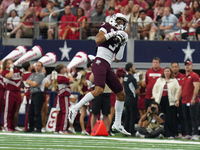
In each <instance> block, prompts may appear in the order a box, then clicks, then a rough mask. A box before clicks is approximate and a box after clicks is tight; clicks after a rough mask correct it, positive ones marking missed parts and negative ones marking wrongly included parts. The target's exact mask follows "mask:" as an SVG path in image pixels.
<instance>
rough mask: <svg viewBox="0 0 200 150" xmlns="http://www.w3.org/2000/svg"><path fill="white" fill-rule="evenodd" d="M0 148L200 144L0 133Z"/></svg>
mask: <svg viewBox="0 0 200 150" xmlns="http://www.w3.org/2000/svg"><path fill="white" fill-rule="evenodd" d="M0 149H12V150H13V149H14V150H17V149H22V150H23V149H27V150H28V149H31V150H32V149H51V150H61V149H62V150H67V149H74V150H79V149H81V150H82V149H84V150H129V149H134V150H137V149H139V150H141V149H142V150H143V149H144V150H166V149H167V150H171V149H176V150H189V149H190V150H200V142H196V141H181V140H167V139H164V140H158V139H138V138H123V137H119V136H118V137H94V136H82V135H75V134H74V135H60V134H57V135H56V134H44V133H42V134H24V133H0Z"/></svg>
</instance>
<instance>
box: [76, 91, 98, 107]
mask: <svg viewBox="0 0 200 150" xmlns="http://www.w3.org/2000/svg"><path fill="white" fill-rule="evenodd" d="M93 99H94V96H93V95H92V93H91V92H89V93H87V94H86V95H85V96H84V97H83V98H82V99H81V100H80V101H79V102H78V103H77V104H76V105H74V108H75V109H76V110H79V109H80V108H81V107H82V106H83V105H84V104H85V103H87V102H89V101H91V100H93Z"/></svg>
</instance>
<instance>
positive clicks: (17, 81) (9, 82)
mask: <svg viewBox="0 0 200 150" xmlns="http://www.w3.org/2000/svg"><path fill="white" fill-rule="evenodd" d="M9 72H10V71H9V70H7V69H6V70H3V71H2V73H1V74H2V76H3V77H4V79H5V83H6V90H9V91H20V85H21V71H20V70H19V69H14V73H13V76H12V77H11V78H10V79H7V78H6V77H5V76H6V74H8V73H9Z"/></svg>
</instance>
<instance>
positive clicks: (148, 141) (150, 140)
mask: <svg viewBox="0 0 200 150" xmlns="http://www.w3.org/2000/svg"><path fill="white" fill-rule="evenodd" d="M0 135H10V136H25V137H45V138H46V137H51V138H74V139H101V140H116V141H126V142H146V143H171V144H195V145H200V142H196V141H194V142H193V141H178V140H157V139H135V138H113V137H101V136H82V135H58V134H25V133H0Z"/></svg>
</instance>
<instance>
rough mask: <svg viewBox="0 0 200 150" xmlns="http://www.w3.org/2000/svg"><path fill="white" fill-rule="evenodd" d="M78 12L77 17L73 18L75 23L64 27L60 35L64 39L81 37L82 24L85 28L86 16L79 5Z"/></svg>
mask: <svg viewBox="0 0 200 150" xmlns="http://www.w3.org/2000/svg"><path fill="white" fill-rule="evenodd" d="M76 14H77V15H76V17H74V20H73V21H74V23H73V24H71V25H67V26H66V27H64V28H63V30H62V32H61V33H60V37H61V38H62V39H63V40H64V39H72V40H77V39H79V30H80V25H81V28H85V22H86V17H85V16H84V10H83V8H81V7H79V8H78V9H77V13H76ZM80 23H81V24H80Z"/></svg>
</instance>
